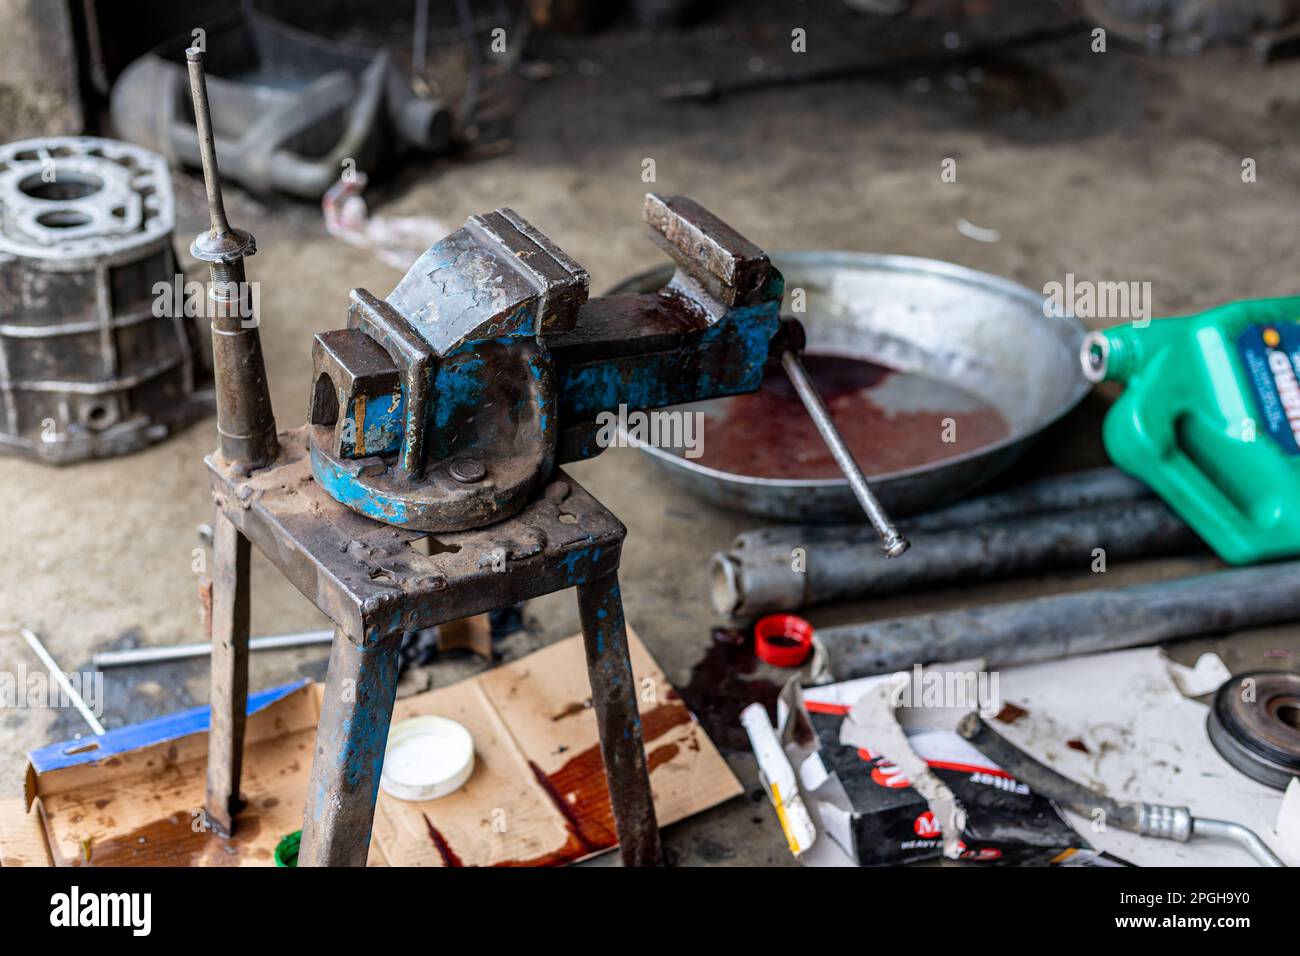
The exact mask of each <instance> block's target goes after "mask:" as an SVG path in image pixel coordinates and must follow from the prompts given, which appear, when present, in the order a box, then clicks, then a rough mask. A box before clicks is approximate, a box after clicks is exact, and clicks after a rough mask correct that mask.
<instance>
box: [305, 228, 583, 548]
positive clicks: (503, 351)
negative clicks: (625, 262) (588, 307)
mask: <svg viewBox="0 0 1300 956" xmlns="http://www.w3.org/2000/svg"><path fill="white" fill-rule="evenodd" d="M587 287H588V278H587V273H586V272H585V271H584V270H583V269H582V268H581V267H580V266H579V265H578V264H577V263H576V262H574V261H573V260H572V259H570V258H569V257H568V256H567V255H565V254H564V252H563V251H561V250H560V249H559V248H557V247H556V246H555V245H553V244H552V243H551V242H550V240H548V239H547V238H546V237H545V236H543V235H542V234H541V233H540V232H538V231H537V230H536V229H534V228H533V227H532V226H531V225H529V224H528V223H527V222H525V221H524V220H523V219H522V218H520V217H519V216H517V215H516V214H515V213H513V212H511V211H510V210H508V209H501V210H497V211H496V212H493V213H489V214H487V215H485V216H473V217H471V218H470V220H469V221H468V222H467V223H466V225H465V227H464V228H463V229H460V230H458V231H457V232H455V233H453V234H452V235H451V236H449V237H447V238H446V239H445V240H443V241H442V242H440V243H438V244H437V245H435V246H433V247H432V248H430V249H429V250H428V251H427V252H425V254H424V255H423V256H421V257H420V259H419V260H417V261H416V263H415V264H414V265H413V266H412V267H411V269H410V271H409V272H408V273H407V274H406V276H405V277H404V278H403V279H402V281H401V282H400V283H398V285H397V288H396V289H394V290H393V292H392V294H391V295H390V296H389V297H388V299H387V300H381V299H377V298H375V297H374V296H373V295H371V294H370V293H369V292H366V291H365V290H362V289H358V290H355V291H354V292H353V293H352V304H351V308H350V310H349V313H348V326H347V328H346V329H340V330H337V331H333V332H324V333H321V334H319V335H317V336H316V341H315V343H314V347H313V359H314V366H315V367H314V371H313V375H312V382H313V384H312V396H311V407H310V413H309V418H308V421H309V422H310V424H312V425H313V426H316V427H315V429H314V433H313V441H312V464H313V471H314V473H315V476H316V479H317V480H318V481H319V482H320V483H321V484H322V486H323V487H324V488H325V489H326V490H327V491H328V492H329V493H330V494H331V495H332V496H333V497H334V498H336V499H338V500H339V501H341V502H342V503H344V504H346V505H348V506H349V507H351V508H353V509H354V510H356V511H359V512H361V513H362V514H366V515H368V516H369V517H372V518H375V519H377V520H379V521H384V522H386V523H388V524H394V525H399V526H401V527H406V528H413V529H418V530H423V531H461V530H467V529H470V528H477V527H481V526H483V525H486V524H491V523H493V522H494V521H498V520H501V519H502V518H505V517H508V516H510V515H512V514H514V513H516V512H517V511H518V510H519V509H520V508H522V507H523V506H524V504H526V503H527V501H528V499H529V497H530V496H531V495H532V493H533V491H534V490H535V489H536V487H537V485H538V483H539V481H540V480H542V479H544V478H545V477H546V476H548V475H549V474H550V471H551V468H552V467H553V465H554V461H555V434H556V430H555V407H554V406H555V388H554V376H553V372H552V369H551V365H550V361H549V357H548V355H547V353H546V349H545V346H544V344H543V339H542V336H543V334H545V333H548V332H554V331H559V330H563V329H568V328H572V327H573V325H574V324H575V323H576V321H577V312H578V307H579V306H581V304H582V303H583V302H585V301H586V298H587Z"/></svg>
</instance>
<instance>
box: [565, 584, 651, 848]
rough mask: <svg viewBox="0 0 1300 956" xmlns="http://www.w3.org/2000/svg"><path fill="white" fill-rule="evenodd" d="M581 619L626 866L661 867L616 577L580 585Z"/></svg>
mask: <svg viewBox="0 0 1300 956" xmlns="http://www.w3.org/2000/svg"><path fill="white" fill-rule="evenodd" d="M578 614H579V617H580V618H581V619H582V638H583V642H584V643H585V644H586V647H587V674H588V678H589V680H590V681H591V704H592V708H593V709H594V710H595V711H596V726H597V728H598V729H599V731H600V753H601V756H602V757H603V758H604V761H605V780H606V782H607V783H608V785H609V799H610V803H611V805H612V806H613V808H614V826H615V828H616V829H617V830H618V842H619V847H620V849H621V852H622V854H623V865H624V866H656V865H657V864H658V863H659V826H658V824H657V823H656V821H655V807H654V801H653V800H652V799H651V795H650V770H649V767H647V765H646V756H645V742H644V741H643V740H642V737H641V718H640V716H639V715H638V713H637V705H636V685H635V684H634V683H633V680H632V660H631V658H630V657H629V656H628V650H627V626H626V624H625V623H624V621H623V600H622V598H621V597H620V595H619V590H618V574H617V573H611V574H608V575H606V576H605V577H603V578H600V579H598V580H596V581H592V582H590V583H588V584H580V585H578Z"/></svg>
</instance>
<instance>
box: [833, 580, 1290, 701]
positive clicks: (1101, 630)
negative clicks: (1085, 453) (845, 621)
mask: <svg viewBox="0 0 1300 956" xmlns="http://www.w3.org/2000/svg"><path fill="white" fill-rule="evenodd" d="M1298 618H1300V561H1288V562H1284V563H1279V564H1271V565H1264V566H1261V567H1254V568H1235V569H1232V570H1227V571H1214V572H1212V573H1210V574H1199V575H1195V576H1193V577H1187V578H1179V579H1177V580H1174V581H1158V582H1154V583H1150V584H1138V585H1134V586H1131V587H1123V588H1102V589H1098V590H1090V591H1081V592H1077V593H1073V594H1059V595H1053V596H1052V597H1044V598H1035V599H1033V600H1028V601H1011V602H1007V603H1003V604H991V605H984V606H980V607H973V608H964V609H961V610H957V611H946V612H943V613H940V614H919V615H916V616H914V617H901V618H894V619H892V620H885V621H872V622H870V623H867V624H853V625H849V626H846V627H831V628H826V629H825V630H821V631H818V632H817V636H818V639H819V640H821V642H822V643H823V644H824V645H825V647H826V650H827V653H828V654H829V656H830V664H831V672H832V673H833V674H834V675H835V676H836V677H837V678H838V679H840V680H847V679H850V678H854V677H866V676H869V675H871V674H886V673H891V672H893V671H898V670H903V669H906V668H908V667H911V666H912V665H914V664H927V663H932V662H936V661H957V660H968V659H971V658H983V659H984V661H985V664H986V666H988V667H998V666H1005V665H1009V664H1023V663H1028V662H1031V661H1042V660H1053V659H1056V658H1060V657H1067V656H1070V655H1074V654H1091V653H1095V652H1097V651H1110V650H1115V649H1117V648H1121V647H1136V646H1138V645H1142V644H1155V643H1157V642H1159V641H1165V640H1172V639H1175V638H1180V637H1192V636H1195V635H1199V634H1205V633H1212V632H1219V631H1231V630H1239V629H1242V628H1249V627H1261V626H1264V625H1269V624H1276V623H1279V622H1282V621H1291V620H1296V619H1298Z"/></svg>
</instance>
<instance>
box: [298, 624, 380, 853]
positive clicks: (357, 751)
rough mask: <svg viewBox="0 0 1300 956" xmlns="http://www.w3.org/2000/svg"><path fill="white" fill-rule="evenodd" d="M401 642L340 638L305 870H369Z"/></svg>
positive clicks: (320, 739) (305, 834)
mask: <svg viewBox="0 0 1300 956" xmlns="http://www.w3.org/2000/svg"><path fill="white" fill-rule="evenodd" d="M400 643H401V634H400V632H399V633H394V634H390V635H388V636H387V637H385V638H384V639H383V640H380V641H376V642H373V643H368V644H364V645H363V644H357V643H354V642H353V641H352V640H349V638H348V636H347V635H346V634H344V633H342V632H339V633H336V634H335V635H334V643H333V645H332V646H331V648H330V664H329V673H328V675H327V676H326V679H325V692H324V696H323V697H322V700H321V714H320V723H319V725H318V727H317V730H316V748H315V753H314V755H313V757H312V763H311V779H310V780H309V782H308V784H307V806H306V809H305V810H304V812H303V824H302V843H301V844H300V845H299V849H298V865H299V866H365V865H366V856H367V854H368V852H369V850H370V830H371V825H372V824H373V822H374V814H375V800H376V798H377V797H378V796H379V777H380V772H381V770H382V769H383V765H384V750H385V748H386V747H387V744H388V726H389V724H390V723H391V722H392V718H393V701H394V700H396V697H397V671H398V666H399V660H398V658H399V655H398V645H399V644H400Z"/></svg>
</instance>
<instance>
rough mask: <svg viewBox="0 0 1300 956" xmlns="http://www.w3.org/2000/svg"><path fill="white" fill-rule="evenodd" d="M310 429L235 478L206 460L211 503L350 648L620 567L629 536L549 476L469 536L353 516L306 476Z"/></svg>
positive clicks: (217, 461)
mask: <svg viewBox="0 0 1300 956" xmlns="http://www.w3.org/2000/svg"><path fill="white" fill-rule="evenodd" d="M310 429H311V426H302V427H300V428H297V429H293V430H291V431H284V432H281V433H280V436H279V438H280V447H281V455H280V457H279V458H278V459H277V461H276V463H275V464H274V465H273V466H272V467H270V468H267V469H263V470H261V471H257V472H254V473H253V474H252V475H251V476H248V477H241V476H239V475H238V474H236V473H235V472H234V471H233V470H231V469H229V468H227V467H226V465H225V463H224V462H223V461H222V460H221V458H220V455H219V454H217V453H213V454H212V455H209V456H208V457H207V458H206V459H205V461H206V463H207V466H208V470H209V472H210V477H211V481H212V490H213V495H214V497H215V499H216V502H217V506H218V507H219V508H221V509H222V511H223V512H224V513H225V514H226V516H227V517H228V518H229V519H230V521H231V522H232V523H233V524H234V525H235V527H236V528H238V529H239V531H240V532H241V533H242V534H243V535H244V536H245V537H247V538H248V539H249V540H250V541H252V543H253V544H255V545H256V546H257V547H258V549H259V550H261V551H262V553H263V554H265V555H266V556H267V558H269V559H270V561H271V562H272V563H273V564H274V565H275V566H276V567H277V569H279V571H280V572H281V573H282V574H283V575H284V576H285V577H287V578H288V579H289V580H290V581H292V582H293V584H294V586H295V587H297V588H298V590H299V591H301V592H302V593H303V594H304V595H305V596H306V597H307V598H308V599H309V600H311V601H312V603H313V604H315V605H316V607H318V608H319V609H320V610H321V611H322V612H323V613H324V614H325V615H327V616H328V617H329V618H330V619H332V620H333V621H334V623H335V624H336V625H337V626H338V627H339V628H340V629H342V630H343V631H344V632H345V633H346V634H347V635H348V636H349V637H350V638H351V639H352V640H353V641H356V642H358V643H368V642H376V641H379V640H382V639H383V638H385V637H387V636H389V635H391V634H394V633H398V632H402V631H407V630H414V629H418V628H423V627H431V626H433V625H436V624H441V623H443V622H446V621H452V620H457V619H459V618H463V617H469V616H471V615H473V614H481V613H483V612H485V611H490V610H494V609H496V608H500V607H507V606H509V605H511V604H514V603H516V602H518V601H524V600H528V599H529V598H534V597H540V596H541V595H543V594H550V593H551V592H553V591H559V590H562V589H564V588H570V587H575V586H577V585H579V584H584V583H586V582H588V581H593V580H596V579H597V578H600V577H602V576H604V575H605V574H608V573H610V572H612V571H614V570H615V569H617V567H618V562H619V552H620V550H621V547H622V543H623V538H624V536H625V535H626V533H627V531H626V529H625V528H624V526H623V525H622V523H621V522H620V521H619V520H618V519H617V518H616V517H614V515H613V514H612V513H611V512H610V511H609V510H607V509H606V508H605V507H604V506H603V505H601V503H600V502H598V501H597V500H596V499H595V498H593V497H592V496H591V495H590V494H588V493H587V492H586V491H585V490H584V489H583V488H582V487H581V486H579V485H578V484H577V483H576V482H574V481H573V479H571V478H569V477H568V476H567V475H565V474H564V473H563V472H557V473H556V475H555V477H554V478H552V480H551V481H550V483H549V484H548V485H547V486H546V487H545V488H544V489H543V491H542V493H541V494H540V495H538V496H537V498H536V499H535V500H534V501H533V502H532V503H531V504H529V505H528V506H527V507H526V508H525V509H524V510H523V511H522V512H521V513H519V514H518V515H516V516H515V517H513V518H511V519H508V520H506V521H502V522H500V523H498V524H495V525H491V526H489V527H486V528H480V529H477V530H474V531H466V532H456V533H441V534H438V535H437V537H436V541H437V545H436V547H433V548H431V549H430V550H433V551H435V552H437V553H434V554H428V555H426V554H423V553H422V552H421V551H420V550H417V547H415V546H413V545H414V544H415V543H416V542H418V541H420V540H421V539H424V538H426V537H427V536H426V535H425V534H423V533H422V532H419V531H409V530H405V529H402V528H396V527H393V526H391V525H386V524H381V523H380V522H377V521H373V520H371V519H369V518H365V517H362V516H361V515H359V514H357V513H356V512H354V511H352V510H350V509H348V508H346V507H345V506H343V505H342V504H340V503H339V502H337V501H335V500H334V499H333V498H331V497H330V496H329V495H328V494H326V493H325V492H324V491H323V490H322V489H321V488H320V486H319V485H317V484H316V482H315V480H314V479H313V477H312V473H311V463H310V457H309V454H308V438H309V435H310Z"/></svg>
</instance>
